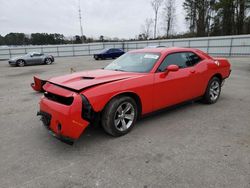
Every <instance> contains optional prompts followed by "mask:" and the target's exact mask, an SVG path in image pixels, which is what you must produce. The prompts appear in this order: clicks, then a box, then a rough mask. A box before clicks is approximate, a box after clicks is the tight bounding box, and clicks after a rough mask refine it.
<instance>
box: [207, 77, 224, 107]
mask: <svg viewBox="0 0 250 188" xmlns="http://www.w3.org/2000/svg"><path fill="white" fill-rule="evenodd" d="M220 93H221V80H220V79H219V78H218V77H213V78H212V79H211V80H210V81H209V83H208V86H207V90H206V93H205V95H204V96H203V102H204V103H206V104H214V103H216V102H217V101H218V99H219V97H220Z"/></svg>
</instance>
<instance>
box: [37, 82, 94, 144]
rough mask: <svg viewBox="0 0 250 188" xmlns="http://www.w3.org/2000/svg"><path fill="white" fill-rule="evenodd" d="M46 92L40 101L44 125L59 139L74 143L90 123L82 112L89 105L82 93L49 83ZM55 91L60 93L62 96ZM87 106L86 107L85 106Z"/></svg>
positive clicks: (45, 87)
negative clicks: (86, 103)
mask: <svg viewBox="0 0 250 188" xmlns="http://www.w3.org/2000/svg"><path fill="white" fill-rule="evenodd" d="M43 88H44V90H45V93H44V96H43V97H42V98H41V101H40V103H39V104H40V111H39V112H38V114H37V115H39V116H41V120H42V122H43V125H44V126H45V127H46V128H47V129H48V130H49V133H50V134H52V135H53V136H54V137H56V138H57V139H59V140H61V141H63V142H65V143H67V144H73V143H74V141H75V140H77V139H78V138H79V137H80V136H81V134H82V132H83V131H84V130H85V129H86V128H87V126H88V125H89V122H90V121H89V120H86V119H85V118H83V116H82V114H84V113H83V111H85V108H86V107H87V105H85V104H84V102H83V100H82V95H81V94H78V93H74V92H72V91H68V90H66V89H64V88H60V87H58V86H54V85H53V84H50V83H47V84H46V85H45V86H44V87H43ZM53 93H60V96H59V95H57V94H53ZM84 105H85V106H86V107H85V106H84Z"/></svg>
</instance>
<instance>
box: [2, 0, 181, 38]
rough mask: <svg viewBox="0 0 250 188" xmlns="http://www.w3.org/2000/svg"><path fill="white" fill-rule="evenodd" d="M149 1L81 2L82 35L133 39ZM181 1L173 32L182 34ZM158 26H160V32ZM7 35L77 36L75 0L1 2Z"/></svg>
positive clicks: (148, 14) (150, 13) (148, 13)
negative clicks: (43, 34)
mask: <svg viewBox="0 0 250 188" xmlns="http://www.w3.org/2000/svg"><path fill="white" fill-rule="evenodd" d="M150 1H151V0H81V9H82V24H83V32H84V35H86V36H88V37H99V36H100V35H104V36H108V37H112V38H113V37H119V38H134V37H135V35H138V34H139V33H140V32H141V26H142V25H143V23H144V21H145V19H146V18H153V11H152V8H151V5H150ZM182 3H183V0H176V23H177V25H176V31H178V32H183V31H185V20H184V17H185V16H184V12H183V8H182ZM160 27H161V24H160V23H159V29H160ZM9 32H23V33H27V34H30V33H34V32H47V33H61V34H64V35H65V36H73V35H76V34H78V35H79V34H80V26H79V19H78V0H0V34H1V35H6V34H7V33H9Z"/></svg>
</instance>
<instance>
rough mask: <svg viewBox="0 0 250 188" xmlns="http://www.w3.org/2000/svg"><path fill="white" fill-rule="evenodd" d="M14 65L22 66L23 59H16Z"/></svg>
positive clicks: (23, 64)
mask: <svg viewBox="0 0 250 188" xmlns="http://www.w3.org/2000/svg"><path fill="white" fill-rule="evenodd" d="M16 65H17V66H18V67H24V66H25V61H24V60H22V59H20V60H17V62H16Z"/></svg>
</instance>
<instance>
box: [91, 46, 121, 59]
mask: <svg viewBox="0 0 250 188" xmlns="http://www.w3.org/2000/svg"><path fill="white" fill-rule="evenodd" d="M123 54H125V52H124V51H123V50H121V49H118V48H111V49H105V50H103V51H101V52H100V53H98V54H94V59H95V60H99V59H115V58H117V57H120V56H121V55H123Z"/></svg>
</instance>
